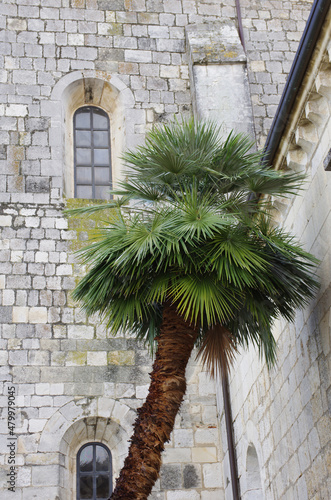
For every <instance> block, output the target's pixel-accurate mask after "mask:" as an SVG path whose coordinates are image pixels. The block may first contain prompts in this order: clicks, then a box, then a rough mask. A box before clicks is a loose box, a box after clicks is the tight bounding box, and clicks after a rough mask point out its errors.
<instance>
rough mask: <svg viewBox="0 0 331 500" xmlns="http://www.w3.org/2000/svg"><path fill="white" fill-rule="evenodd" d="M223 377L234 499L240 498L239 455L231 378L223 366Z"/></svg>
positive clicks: (238, 499)
mask: <svg viewBox="0 0 331 500" xmlns="http://www.w3.org/2000/svg"><path fill="white" fill-rule="evenodd" d="M221 377H222V392H223V405H224V418H225V428H226V437H227V442H228V453H229V465H230V476H231V488H232V498H233V500H240V492H239V478H238V466H237V457H236V450H235V445H234V437H233V421H232V411H231V401H230V393H229V379H228V373H227V370H226V368H223V367H222V373H221Z"/></svg>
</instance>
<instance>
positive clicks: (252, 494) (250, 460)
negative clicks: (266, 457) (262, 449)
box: [244, 443, 263, 500]
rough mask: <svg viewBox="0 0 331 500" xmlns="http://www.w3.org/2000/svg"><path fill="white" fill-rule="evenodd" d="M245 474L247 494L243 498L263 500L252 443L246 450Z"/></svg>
mask: <svg viewBox="0 0 331 500" xmlns="http://www.w3.org/2000/svg"><path fill="white" fill-rule="evenodd" d="M246 474H247V492H246V495H245V496H244V498H245V499H246V500H263V491H262V481H261V473H260V465H259V459H258V456H257V453H256V449H255V446H254V445H253V444H252V443H251V444H250V445H249V446H248V449H247V460H246Z"/></svg>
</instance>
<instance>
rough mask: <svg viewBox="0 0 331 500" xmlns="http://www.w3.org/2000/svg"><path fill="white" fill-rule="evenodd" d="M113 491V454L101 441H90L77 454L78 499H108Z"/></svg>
mask: <svg viewBox="0 0 331 500" xmlns="http://www.w3.org/2000/svg"><path fill="white" fill-rule="evenodd" d="M112 491H113V487H112V462H111V454H110V451H109V450H108V448H107V447H106V446H104V445H103V444H101V443H88V444H85V445H84V446H82V447H81V449H80V450H79V452H78V454H77V500H83V499H84V500H107V499H108V498H109V496H110V495H111V493H112Z"/></svg>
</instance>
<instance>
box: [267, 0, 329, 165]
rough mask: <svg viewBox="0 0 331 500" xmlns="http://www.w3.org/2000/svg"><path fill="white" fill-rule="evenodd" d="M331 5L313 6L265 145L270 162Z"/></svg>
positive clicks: (323, 0)
mask: <svg viewBox="0 0 331 500" xmlns="http://www.w3.org/2000/svg"><path fill="white" fill-rule="evenodd" d="M330 5H331V1H330V0H315V2H314V4H313V6H312V8H311V11H310V15H309V18H308V21H307V24H306V27H305V30H304V32H303V35H302V37H301V40H300V43H299V47H298V50H297V52H296V54H295V58H294V61H293V64H292V67H291V70H290V73H289V75H288V78H287V81H286V84H285V88H284V92H283V94H282V97H281V100H280V103H279V106H278V108H277V111H276V114H275V118H274V120H273V122H272V125H271V129H270V131H269V134H268V137H267V140H266V144H265V146H264V151H265V157H264V159H265V160H267V161H268V163H270V164H272V161H273V159H274V156H275V154H276V152H277V148H278V146H279V144H280V141H281V138H282V135H283V132H284V130H285V127H286V124H287V121H288V118H289V116H290V114H291V111H292V107H293V104H294V101H295V98H296V96H297V94H298V92H299V90H300V86H301V83H302V80H303V78H304V75H305V72H306V69H307V67H308V63H309V61H310V58H311V55H312V53H313V51H314V49H315V46H316V42H317V39H318V36H319V34H320V31H321V28H322V25H323V22H324V20H325V17H326V15H327V13H328V11H329V8H330Z"/></svg>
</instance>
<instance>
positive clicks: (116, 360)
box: [108, 351, 134, 366]
mask: <svg viewBox="0 0 331 500" xmlns="http://www.w3.org/2000/svg"><path fill="white" fill-rule="evenodd" d="M108 364H109V365H117V366H123V365H130V366H132V365H134V351H111V352H109V353H108Z"/></svg>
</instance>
